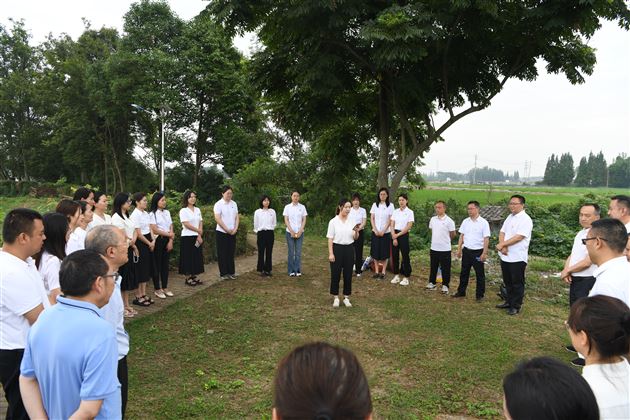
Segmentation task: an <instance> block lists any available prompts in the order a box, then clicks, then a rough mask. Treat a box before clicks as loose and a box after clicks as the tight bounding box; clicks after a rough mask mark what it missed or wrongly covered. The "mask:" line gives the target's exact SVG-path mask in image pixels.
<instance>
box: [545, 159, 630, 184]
mask: <svg viewBox="0 0 630 420" xmlns="http://www.w3.org/2000/svg"><path fill="white" fill-rule="evenodd" d="M572 183H573V184H574V185H575V186H578V187H604V186H607V187H614V188H628V187H630V157H628V156H627V155H626V154H625V153H622V154H620V155H619V156H617V158H616V159H615V160H614V161H613V163H611V164H610V165H608V164H607V163H606V159H604V154H603V153H602V152H601V151H600V152H599V153H598V154H596V155H595V154H593V152H591V153H589V155H588V157H586V156H584V157H582V159H580V164H579V165H578V167H577V169H575V168H574V166H573V156H571V154H570V153H563V154H562V155H560V156H556V155H555V154H552V155H551V156H550V157H549V159H548V160H547V166H546V167H545V176H544V178H543V181H542V184H544V185H556V186H566V185H571V184H572Z"/></svg>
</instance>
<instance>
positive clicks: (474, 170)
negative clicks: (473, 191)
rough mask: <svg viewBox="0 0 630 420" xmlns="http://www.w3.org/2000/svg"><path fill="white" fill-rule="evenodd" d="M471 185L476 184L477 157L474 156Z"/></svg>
mask: <svg viewBox="0 0 630 420" xmlns="http://www.w3.org/2000/svg"><path fill="white" fill-rule="evenodd" d="M472 183H473V185H475V184H476V183H477V155H475V168H474V169H473V182H472Z"/></svg>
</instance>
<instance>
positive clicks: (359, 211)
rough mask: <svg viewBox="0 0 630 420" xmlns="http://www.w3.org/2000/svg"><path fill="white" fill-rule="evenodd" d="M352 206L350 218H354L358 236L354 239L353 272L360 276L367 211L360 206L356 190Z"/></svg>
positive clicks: (359, 198) (359, 197) (359, 196)
mask: <svg viewBox="0 0 630 420" xmlns="http://www.w3.org/2000/svg"><path fill="white" fill-rule="evenodd" d="M350 200H351V201H352V208H351V209H350V218H351V219H353V220H354V223H355V226H358V227H357V231H358V232H359V237H358V238H357V240H356V241H354V267H355V268H354V272H355V273H356V275H357V277H361V271H362V270H361V266H362V265H363V244H364V243H365V236H364V233H363V232H364V229H365V224H366V223H367V212H366V211H365V209H364V208H363V207H361V195H360V194H359V193H358V192H355V193H354V194H352V198H351V199H350Z"/></svg>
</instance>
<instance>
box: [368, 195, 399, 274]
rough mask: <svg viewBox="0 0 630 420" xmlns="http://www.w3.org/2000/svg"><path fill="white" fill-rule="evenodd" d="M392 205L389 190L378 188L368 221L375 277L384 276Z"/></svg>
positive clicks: (392, 210)
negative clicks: (370, 231) (370, 227)
mask: <svg viewBox="0 0 630 420" xmlns="http://www.w3.org/2000/svg"><path fill="white" fill-rule="evenodd" d="M393 213H394V205H393V204H392V203H390V202H389V190H388V189H387V188H385V187H382V188H381V189H379V190H378V194H377V195H376V200H375V201H374V203H373V204H372V207H371V208H370V222H371V224H372V238H371V240H370V255H371V256H372V258H374V260H375V262H374V271H375V272H376V273H375V274H374V275H373V276H372V277H374V278H375V279H377V280H378V279H381V280H382V279H384V278H385V261H386V260H387V259H388V258H389V254H390V248H391V246H392V235H391V233H390V223H391V218H392V214H393Z"/></svg>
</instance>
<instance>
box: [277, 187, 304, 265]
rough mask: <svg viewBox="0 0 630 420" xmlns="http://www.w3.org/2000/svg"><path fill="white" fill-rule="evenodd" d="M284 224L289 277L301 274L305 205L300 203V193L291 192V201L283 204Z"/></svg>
mask: <svg viewBox="0 0 630 420" xmlns="http://www.w3.org/2000/svg"><path fill="white" fill-rule="evenodd" d="M282 215H283V216H284V224H285V225H286V226H287V233H286V238H287V248H288V253H289V258H288V262H287V266H288V268H287V271H288V273H289V276H290V277H296V276H297V277H300V276H301V275H302V241H303V240H304V227H305V226H306V216H308V213H307V212H306V207H304V205H303V204H301V203H300V193H299V192H298V191H293V192H292V193H291V202H290V203H289V204H287V205H286V206H284V211H283V212H282Z"/></svg>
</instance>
